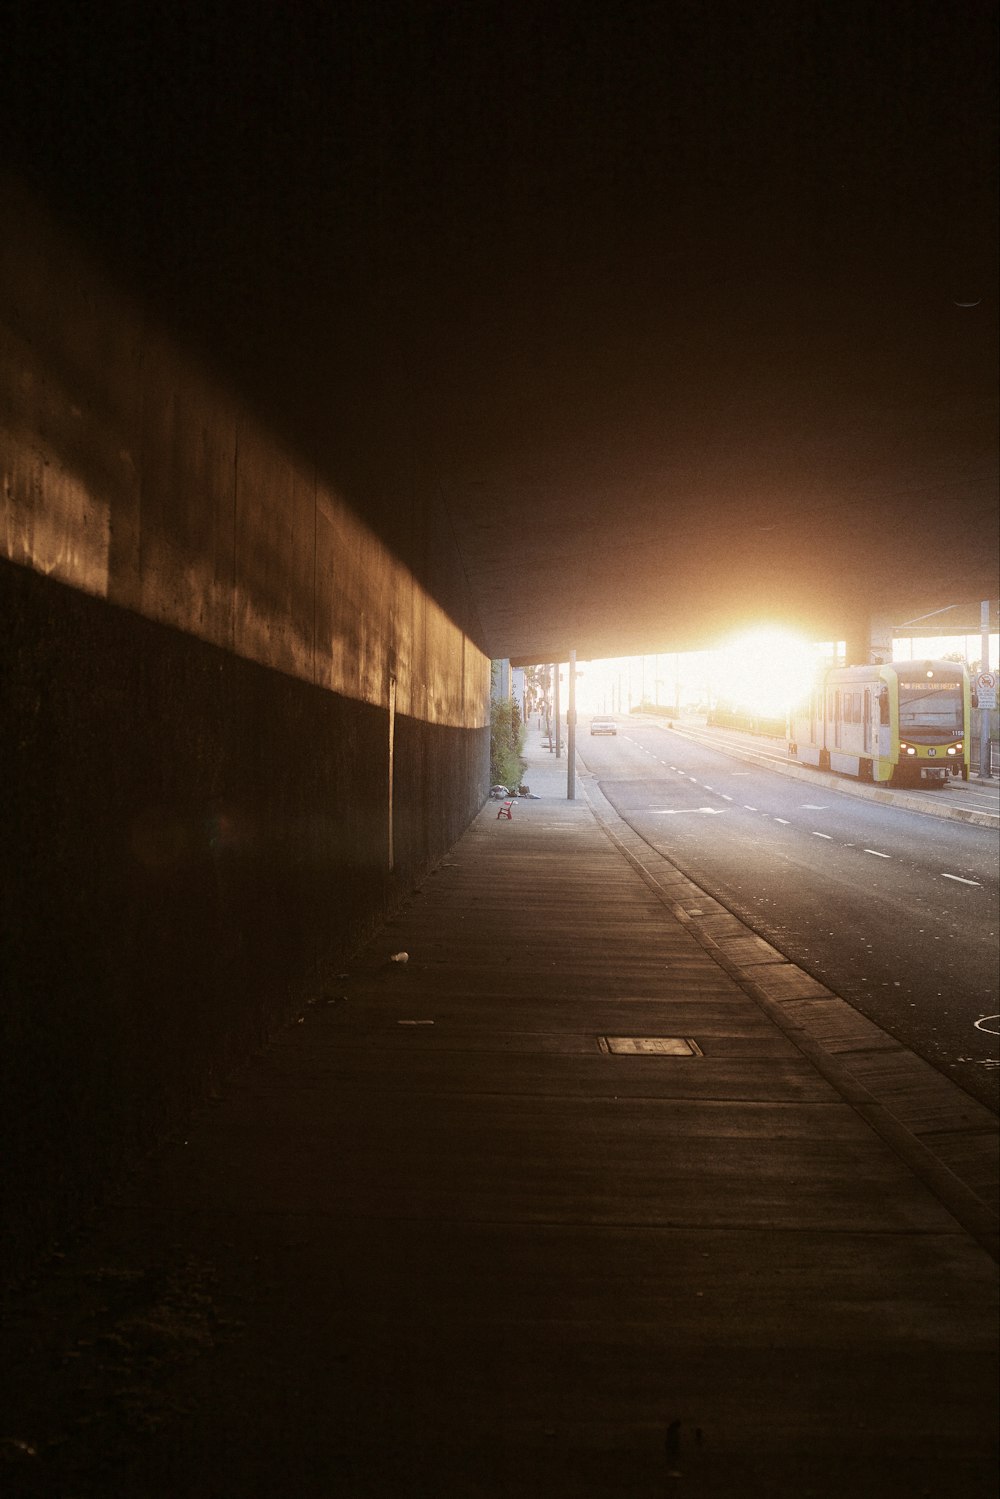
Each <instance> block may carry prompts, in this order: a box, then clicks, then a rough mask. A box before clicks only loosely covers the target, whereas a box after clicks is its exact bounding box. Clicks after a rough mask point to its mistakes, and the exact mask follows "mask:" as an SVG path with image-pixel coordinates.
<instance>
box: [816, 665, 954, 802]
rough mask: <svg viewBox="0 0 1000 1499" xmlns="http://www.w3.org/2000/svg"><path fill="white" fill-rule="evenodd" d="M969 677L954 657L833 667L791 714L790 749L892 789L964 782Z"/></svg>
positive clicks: (818, 763) (826, 766) (820, 764)
mask: <svg viewBox="0 0 1000 1499" xmlns="http://www.w3.org/2000/svg"><path fill="white" fill-rule="evenodd" d="M969 723H970V693H969V674H968V672H967V671H966V669H965V667H964V665H963V664H962V663H961V662H958V661H926V660H922V661H897V662H894V663H893V664H892V665H887V666H847V667H837V668H835V669H833V670H831V671H828V672H826V673H825V674H824V676H823V679H822V681H821V682H818V683H817V684H816V687H815V689H814V690H813V692H812V694H811V695H810V698H809V700H808V702H806V703H803V704H802V705H801V706H800V707H799V708H798V709H796V710H795V712H794V713H793V714H792V716H791V719H790V724H789V730H790V734H789V753H790V754H792V755H793V756H795V758H797V759H799V760H802V761H803V762H804V763H806V764H808V765H816V766H818V767H819V768H820V769H823V770H834V771H838V772H839V773H840V774H841V775H850V776H857V777H858V778H859V779H861V780H866V781H875V782H878V783H881V784H883V785H884V784H886V783H889V782H891V783H892V784H893V785H894V786H916V785H920V784H927V783H933V782H935V781H937V782H943V781H945V780H946V779H947V777H948V776H951V775H954V776H958V775H960V776H962V778H963V780H968V779H969Z"/></svg>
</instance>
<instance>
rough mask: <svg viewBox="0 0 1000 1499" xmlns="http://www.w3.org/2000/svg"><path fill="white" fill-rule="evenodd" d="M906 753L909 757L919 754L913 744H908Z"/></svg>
mask: <svg viewBox="0 0 1000 1499" xmlns="http://www.w3.org/2000/svg"><path fill="white" fill-rule="evenodd" d="M906 753H907V754H908V755H915V754H916V753H917V752H916V750H915V749H914V748H913V746H912V745H911V744H908V745H907V746H906Z"/></svg>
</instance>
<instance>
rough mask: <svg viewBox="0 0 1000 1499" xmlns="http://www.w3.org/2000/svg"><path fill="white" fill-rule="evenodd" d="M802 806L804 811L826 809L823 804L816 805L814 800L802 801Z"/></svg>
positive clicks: (821, 810)
mask: <svg viewBox="0 0 1000 1499" xmlns="http://www.w3.org/2000/svg"><path fill="white" fill-rule="evenodd" d="M802 806H803V808H804V810H805V811H806V812H825V811H827V808H826V807H825V806H823V807H818V806H817V805H816V803H815V802H803V803H802Z"/></svg>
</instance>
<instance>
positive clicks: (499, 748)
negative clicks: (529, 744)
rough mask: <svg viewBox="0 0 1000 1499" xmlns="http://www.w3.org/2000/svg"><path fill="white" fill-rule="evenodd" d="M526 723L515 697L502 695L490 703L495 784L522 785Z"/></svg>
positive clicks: (493, 781) (491, 778)
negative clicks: (523, 720) (499, 698)
mask: <svg viewBox="0 0 1000 1499" xmlns="http://www.w3.org/2000/svg"><path fill="white" fill-rule="evenodd" d="M523 748H524V724H523V722H522V720H521V709H520V707H519V706H518V704H517V703H516V702H515V701H514V699H513V698H502V699H501V700H500V701H499V702H494V703H493V704H491V706H490V781H491V783H492V784H493V785H494V786H509V787H510V789H511V790H512V791H515V790H516V789H517V787H518V786H520V784H521V781H522V778H523V776H524V772H525V769H526V768H527V761H525V760H524V759H522V757H521V750H522V749H523Z"/></svg>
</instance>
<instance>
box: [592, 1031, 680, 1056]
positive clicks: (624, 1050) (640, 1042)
mask: <svg viewBox="0 0 1000 1499" xmlns="http://www.w3.org/2000/svg"><path fill="white" fill-rule="evenodd" d="M597 1039H598V1043H599V1045H600V1048H601V1050H602V1051H608V1052H611V1054H612V1055H613V1056H620V1057H646V1056H656V1057H701V1056H704V1052H703V1051H702V1049H701V1047H700V1046H699V1045H698V1043H697V1041H692V1040H691V1039H690V1037H688V1036H598V1038H597Z"/></svg>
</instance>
